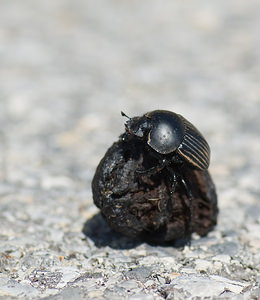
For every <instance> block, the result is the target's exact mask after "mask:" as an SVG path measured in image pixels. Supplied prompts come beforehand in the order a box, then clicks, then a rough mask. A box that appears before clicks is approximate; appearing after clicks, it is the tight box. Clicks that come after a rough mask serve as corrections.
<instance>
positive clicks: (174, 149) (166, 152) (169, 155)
mask: <svg viewBox="0 0 260 300" xmlns="http://www.w3.org/2000/svg"><path fill="white" fill-rule="evenodd" d="M121 115H122V116H125V117H127V118H128V120H127V121H126V123H125V128H126V132H125V134H124V135H123V137H122V139H123V140H126V139H127V138H128V136H129V135H130V136H132V135H134V136H136V137H137V138H139V139H141V140H142V141H143V142H144V143H145V145H147V146H148V147H149V149H150V151H149V153H150V154H151V155H153V156H154V157H156V158H157V160H158V165H156V166H154V167H152V168H150V169H148V170H139V169H138V170H136V173H137V174H139V175H142V174H143V175H144V174H145V175H153V174H155V173H157V172H161V171H162V170H163V169H164V168H166V169H167V170H168V171H169V173H170V175H171V177H172V179H171V180H172V188H171V194H172V195H173V194H174V191H175V188H176V185H177V184H178V183H180V182H181V183H182V184H183V186H184V188H185V190H186V193H187V196H188V198H189V202H190V209H189V210H190V219H191V221H192V208H193V202H192V200H193V197H192V191H191V190H190V188H189V185H188V184H187V181H186V179H185V178H184V176H183V175H182V172H181V166H182V165H184V164H188V165H189V167H191V168H194V169H198V170H207V169H208V166H209V161H210V148H209V145H208V143H207V141H206V140H205V138H204V137H203V136H202V134H201V133H200V132H199V131H198V129H197V128H196V127H195V126H194V125H192V124H191V123H190V122H189V121H188V120H186V119H185V118H184V117H183V116H181V115H179V114H176V113H174V112H171V111H167V110H154V111H151V112H148V113H146V114H144V115H143V116H141V117H133V118H129V117H128V116H127V115H126V114H125V113H124V112H121ZM191 223H192V222H190V224H191Z"/></svg>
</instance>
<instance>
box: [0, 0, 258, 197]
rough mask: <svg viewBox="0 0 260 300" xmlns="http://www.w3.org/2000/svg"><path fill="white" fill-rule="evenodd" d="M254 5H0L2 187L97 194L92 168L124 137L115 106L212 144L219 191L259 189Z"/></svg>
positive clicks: (80, 2) (201, 2)
mask: <svg viewBox="0 0 260 300" xmlns="http://www.w3.org/2000/svg"><path fill="white" fill-rule="evenodd" d="M259 9H260V3H259V1H256V0H255V1H254V0H252V1H250V2H248V1H246V2H245V1H242V0H241V1H240V0H233V1H228V3H227V2H226V1H224V0H223V1H222V0H221V1H217V2H213V1H211V2H208V1H204V0H199V1H193V2H188V1H182V2H179V1H165V2H164V3H163V4H162V3H161V2H159V1H156V0H153V1H142V2H140V1H117V0H111V1H102V0H99V1H83V0H76V1H70V0H59V1H41V2H38V1H37V2H36V1H33V0H31V1H30V0H27V1H22V2H21V1H11V2H10V1H7V0H6V1H5V0H3V1H1V4H0V105H1V109H0V126H1V127H0V130H1V131H0V138H1V160H2V161H1V169H0V178H1V180H2V181H3V182H7V183H9V184H10V185H12V186H16V187H17V186H24V187H28V188H39V187H40V188H47V189H49V188H52V187H54V188H59V187H68V186H69V187H70V188H72V187H76V188H79V186H80V187H81V188H82V189H84V190H85V191H88V192H87V193H88V196H89V199H90V198H91V192H90V181H91V178H92V176H93V172H94V170H95V167H96V165H97V164H98V162H99V160H100V159H101V157H102V156H103V154H104V153H105V151H106V149H107V148H108V147H109V146H110V145H111V144H112V142H114V141H116V140H117V137H118V136H119V134H121V133H122V132H123V130H124V125H123V124H124V119H123V118H122V117H121V116H120V111H121V110H123V111H124V112H125V113H126V114H128V115H129V116H135V115H141V114H143V113H145V112H147V111H151V110H154V109H168V110H172V111H175V112H177V113H180V114H182V115H184V116H185V117H186V118H187V119H189V120H190V121H191V122H192V123H194V124H195V126H197V127H198V128H199V130H200V131H201V132H202V133H203V134H204V135H205V137H206V138H207V139H208V141H209V144H210V145H211V149H212V163H211V172H212V173H213V176H214V177H215V178H216V181H217V183H218V185H219V187H220V189H221V188H222V187H227V185H229V186H233V187H234V186H236V188H238V189H239V187H241V188H242V189H243V188H244V187H246V188H249V189H251V190H253V192H254V193H259V188H258V185H259V184H258V181H257V180H256V179H257V177H258V178H259V158H258V156H259V153H260V145H259V117H260V111H259V108H260V85H259V78H260V61H259V56H260V52H259V46H260V35H259V33H258V30H257V28H260V18H259V11H260V10H259ZM249 175H250V176H249ZM241 184H242V186H241ZM234 192H235V194H236V195H237V190H236V191H234ZM227 194H228V197H230V190H228V192H227ZM242 194H243V193H242ZM240 195H241V194H240ZM233 196H234V195H233ZM90 201H91V200H90Z"/></svg>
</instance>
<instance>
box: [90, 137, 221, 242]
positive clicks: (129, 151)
mask: <svg viewBox="0 0 260 300" xmlns="http://www.w3.org/2000/svg"><path fill="white" fill-rule="evenodd" d="M157 163H158V162H157V161H156V159H155V158H153V157H152V156H151V155H150V151H149V149H147V147H144V144H143V143H142V142H141V141H139V140H138V139H136V138H134V137H132V138H130V139H129V140H128V141H122V140H121V139H119V141H118V142H116V143H114V144H113V145H112V146H111V147H110V148H109V149H108V151H107V152H106V154H105V156H104V158H103V159H102V160H101V161H100V163H99V165H98V167H97V170H96V173H95V176H94V178H93V181H92V191H93V198H94V203H95V204H96V205H97V207H99V208H100V209H101V213H102V215H103V217H104V218H105V219H106V221H107V223H108V224H109V226H110V227H111V228H112V229H114V230H115V231H118V232H121V233H122V234H124V235H127V236H129V237H138V238H142V239H144V240H147V241H153V242H169V241H175V240H178V239H182V238H185V237H187V236H189V235H190V233H192V232H196V233H198V234H199V235H201V236H203V235H206V234H207V233H208V232H209V231H210V230H211V229H212V228H213V227H214V225H216V222H217V213H218V209H217V196H216V192H215V186H214V184H213V182H212V180H211V177H210V175H209V173H208V171H198V170H194V169H191V168H190V167H189V166H185V165H184V166H183V167H182V169H181V172H182V174H183V176H184V178H185V180H186V182H187V184H188V186H189V188H190V189H191V191H192V195H193V201H192V217H191V213H190V208H191V207H190V203H189V199H188V197H187V195H186V191H185V189H184V187H183V186H182V184H177V187H176V190H175V193H174V195H171V193H170V191H171V175H170V173H169V171H168V170H167V169H166V168H165V169H163V170H162V171H161V172H158V173H156V174H155V175H152V176H147V175H139V174H136V172H135V171H136V170H137V169H149V168H151V167H153V166H155V165H156V164H157ZM172 168H173V169H174V165H173V166H172Z"/></svg>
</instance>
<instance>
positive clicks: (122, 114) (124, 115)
mask: <svg viewBox="0 0 260 300" xmlns="http://www.w3.org/2000/svg"><path fill="white" fill-rule="evenodd" d="M121 116H123V117H126V118H127V119H129V120H130V119H131V118H130V117H128V116H127V115H126V114H125V113H124V112H123V111H121Z"/></svg>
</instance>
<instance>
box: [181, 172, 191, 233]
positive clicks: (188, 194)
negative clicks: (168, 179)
mask: <svg viewBox="0 0 260 300" xmlns="http://www.w3.org/2000/svg"><path fill="white" fill-rule="evenodd" d="M181 182H182V184H183V186H184V188H185V190H186V193H187V196H188V199H189V210H190V222H189V226H188V233H189V234H191V232H192V225H193V195H192V193H191V190H190V189H189V187H188V185H187V183H186V181H185V179H184V178H183V177H182V176H181Z"/></svg>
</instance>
